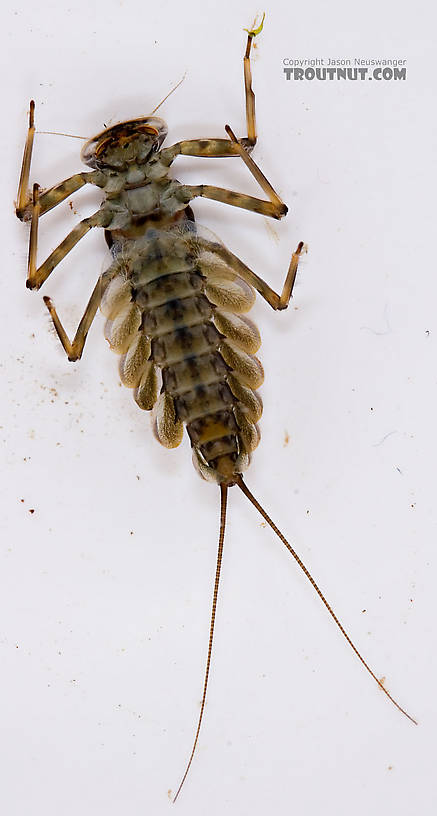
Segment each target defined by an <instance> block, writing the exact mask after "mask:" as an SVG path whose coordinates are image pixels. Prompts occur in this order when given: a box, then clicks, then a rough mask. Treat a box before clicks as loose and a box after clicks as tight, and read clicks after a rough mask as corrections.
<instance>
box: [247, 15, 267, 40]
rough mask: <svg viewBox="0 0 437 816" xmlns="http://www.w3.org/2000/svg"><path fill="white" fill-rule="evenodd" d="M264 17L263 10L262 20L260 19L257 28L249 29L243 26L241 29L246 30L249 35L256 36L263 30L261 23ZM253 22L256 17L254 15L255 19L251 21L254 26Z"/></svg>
mask: <svg viewBox="0 0 437 816" xmlns="http://www.w3.org/2000/svg"><path fill="white" fill-rule="evenodd" d="M265 18H266V13H265V11H263V16H262V20H261V22H260V24H259V26H258V28H251V29H249V28H243V31H247V33H248V35H249V37H256V36H257V35H258V34H260V33H261V31H262V30H263V25H264V20H265ZM255 23H256V17H255V20H254V23H253V25H254V26H255Z"/></svg>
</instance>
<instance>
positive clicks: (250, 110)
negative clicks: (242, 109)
mask: <svg viewBox="0 0 437 816" xmlns="http://www.w3.org/2000/svg"><path fill="white" fill-rule="evenodd" d="M265 16H266V15H265V12H264V14H263V17H262V20H261V23H260V25H259V26H258V28H255V29H253V28H252V29H251V30H250V31H249V30H248V29H245V30H246V31H247V45H246V53H245V55H244V60H243V65H244V90H245V94H246V123H247V141H248V143H249V145H250V146H251V147H254V146H255V145H256V121H255V94H254V92H253V90H252V70H251V67H250V49H251V48H252V40H253V38H254V37H256V36H257V34H259V33H260V32H261V31H262V27H263V25H264V18H265ZM254 25H255V23H254Z"/></svg>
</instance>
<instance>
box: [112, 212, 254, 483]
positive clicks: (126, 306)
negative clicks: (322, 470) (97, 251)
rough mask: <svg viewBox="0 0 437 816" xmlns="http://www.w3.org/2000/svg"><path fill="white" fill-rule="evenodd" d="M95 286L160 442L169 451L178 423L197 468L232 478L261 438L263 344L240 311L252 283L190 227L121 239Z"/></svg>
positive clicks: (124, 371)
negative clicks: (99, 288)
mask: <svg viewBox="0 0 437 816" xmlns="http://www.w3.org/2000/svg"><path fill="white" fill-rule="evenodd" d="M202 232H203V230H202ZM108 281H109V283H108ZM102 282H103V289H104V294H103V297H102V303H101V309H102V311H103V313H104V314H105V316H106V317H107V318H108V320H107V324H106V328H105V336H106V338H107V340H108V342H109V344H110V346H111V348H112V349H113V350H114V351H115V352H116V353H118V354H121V355H122V356H121V360H120V368H119V370H120V378H121V380H122V382H123V383H124V384H125V385H126V386H128V387H129V388H133V389H134V399H135V401H136V402H137V404H138V405H139V407H140V408H142V409H144V410H149V411H150V410H152V409H153V416H154V431H155V435H156V436H157V438H158V440H159V441H160V442H161V444H163V445H165V446H166V447H169V448H173V447H176V446H177V445H179V444H180V442H181V440H182V436H183V426H184V424H185V425H186V427H187V431H188V435H189V438H190V441H191V445H192V448H193V461H194V464H195V466H196V467H197V469H198V470H199V472H200V474H201V475H202V476H203V477H204V478H206V479H211V480H214V481H219V482H220V481H227V482H231V481H232V476H233V475H235V474H238V473H241V472H242V471H243V470H244V469H245V468H246V467H247V466H248V464H249V461H250V454H251V452H252V451H253V450H254V448H255V447H256V446H257V444H258V442H259V431H258V428H257V425H256V423H257V421H258V419H259V418H260V416H261V413H262V402H261V398H260V397H259V395H258V394H257V393H256V389H257V388H259V386H260V385H261V384H262V381H263V370H262V366H261V363H260V362H259V360H258V359H257V358H256V357H255V356H254V353H255V352H256V351H257V350H258V348H259V346H260V344H261V340H260V337H259V333H258V330H257V328H256V327H255V326H254V324H253V323H252V322H251V321H249V320H248V319H247V318H246V317H245V316H244V313H245V312H247V311H249V309H250V308H251V306H252V304H253V302H254V299H255V293H254V291H253V289H252V288H251V287H250V286H249V285H248V284H247V283H245V281H243V280H242V279H241V278H239V277H238V276H237V275H236V274H235V272H233V271H232V270H231V269H230V268H229V267H227V266H226V264H225V263H224V262H223V261H222V260H221V259H219V258H218V257H217V256H215V255H214V253H213V252H211V251H208V252H205V250H204V245H202V242H201V241H200V240H199V236H198V228H197V226H194V225H192V224H190V225H189V226H188V227H187V226H186V225H183V226H182V227H180V226H178V227H173V228H171V229H167V230H155V229H149V230H148V231H147V233H146V235H145V236H143V237H142V238H141V239H139V240H137V241H131V242H128V243H126V244H125V245H124V246H123V248H122V249H121V250H120V252H119V254H118V256H117V257H116V259H115V261H114V263H113V265H112V266H111V268H110V269H109V270H108V272H107V273H105V275H104V276H103V279H102ZM158 392H159V394H158Z"/></svg>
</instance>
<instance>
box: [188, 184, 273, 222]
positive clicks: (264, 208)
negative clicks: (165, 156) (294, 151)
mask: <svg viewBox="0 0 437 816" xmlns="http://www.w3.org/2000/svg"><path fill="white" fill-rule="evenodd" d="M183 189H184V192H186V194H187V195H188V199H187V202H188V201H191V200H192V199H193V198H197V197H198V196H202V198H211V199H212V200H213V201H221V202H222V203H223V204H230V205H231V206H232V207H242V208H243V209H244V210H250V211H251V212H256V213H260V215H266V216H268V217H269V218H277V219H279V218H282V217H283V216H284V215H286V214H287V212H288V207H287V206H286V205H285V204H284V203H283V202H282V201H281V200H280V199H279V198H278V202H279V203H278V204H276V203H273V202H272V201H264V199H262V198H255V197H254V196H249V195H246V194H245V193H236V192H234V191H233V190H226V189H224V188H223V187H213V186H212V185H211V184H197V185H189V184H184V187H183Z"/></svg>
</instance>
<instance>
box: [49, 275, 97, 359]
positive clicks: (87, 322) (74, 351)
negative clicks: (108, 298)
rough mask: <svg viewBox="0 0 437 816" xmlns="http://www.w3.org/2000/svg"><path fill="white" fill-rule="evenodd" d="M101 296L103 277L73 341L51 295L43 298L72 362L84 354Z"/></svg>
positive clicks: (94, 291)
mask: <svg viewBox="0 0 437 816" xmlns="http://www.w3.org/2000/svg"><path fill="white" fill-rule="evenodd" d="M101 296H102V280H101V278H99V280H98V281H97V283H96V285H95V287H94V289H93V293H92V295H91V297H90V299H89V301H88V305H87V307H86V309H85V311H84V313H83V317H82V319H81V321H80V323H79V325H78V327H77V331H76V334H75V335H74V340H73V342H71V340H69V338H68V336H67V334H66V331H65V329H64V327H63V325H62V323H61V321H60V319H59V317H58V313H57V311H56V309H55V307H54V305H53V303H52V301H51V299H50V298H49V297H45V298H43V300H44V303H45V304H46V306H47V308H48V310H49V312H50V316H51V318H52V320H53V323H54V326H55V329H56V333H57V335H58V337H59V339H60V341H61V343H62V346H63V348H64V351H65V353H66V355H67V357H68V359H69V360H71V361H72V362H74V361H75V360H80V358H81V356H82V351H83V347H84V345H85V340H86V338H87V334H88V331H89V329H90V326H91V323H92V322H93V320H94V318H95V316H96V312H97V309H98V308H99V305H100V301H101Z"/></svg>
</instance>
